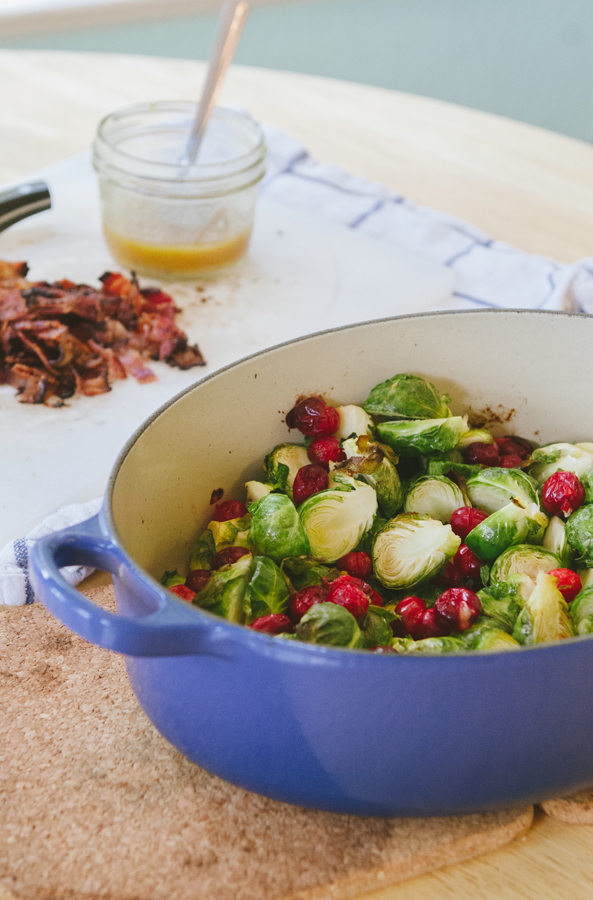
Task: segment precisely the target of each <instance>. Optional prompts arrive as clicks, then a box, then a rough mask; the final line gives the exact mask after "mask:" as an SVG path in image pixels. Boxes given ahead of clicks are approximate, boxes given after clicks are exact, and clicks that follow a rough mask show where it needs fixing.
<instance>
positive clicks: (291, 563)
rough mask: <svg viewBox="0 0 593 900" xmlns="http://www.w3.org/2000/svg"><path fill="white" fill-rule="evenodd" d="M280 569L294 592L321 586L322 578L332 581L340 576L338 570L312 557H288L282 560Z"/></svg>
mask: <svg viewBox="0 0 593 900" xmlns="http://www.w3.org/2000/svg"><path fill="white" fill-rule="evenodd" d="M280 568H281V569H282V571H283V573H284V574H285V575H286V577H287V578H288V580H289V582H290V584H291V586H292V588H293V590H295V591H302V590H303V588H306V587H310V586H311V585H314V584H321V582H322V581H323V579H324V578H325V580H326V581H333V580H334V578H337V577H338V575H339V574H340V573H339V571H338V569H332V568H331V567H330V566H325V565H323V563H322V562H321V561H320V560H319V559H316V558H315V557H314V556H296V557H288V558H287V559H283V560H282V565H281V566H280Z"/></svg>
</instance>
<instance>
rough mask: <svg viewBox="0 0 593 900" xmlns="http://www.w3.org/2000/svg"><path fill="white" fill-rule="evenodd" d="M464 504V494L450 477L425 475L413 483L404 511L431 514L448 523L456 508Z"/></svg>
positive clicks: (434, 517)
mask: <svg viewBox="0 0 593 900" xmlns="http://www.w3.org/2000/svg"><path fill="white" fill-rule="evenodd" d="M463 505H464V501H463V494H462V493H461V490H460V489H459V488H458V487H457V485H456V484H455V482H453V481H451V479H450V478H445V477H444V476H443V475H440V476H439V475H432V476H430V475H424V476H423V477H422V478H418V480H417V481H415V482H414V483H413V484H412V487H411V488H410V491H409V493H408V496H407V497H406V501H405V503H404V512H407V513H420V515H426V516H430V517H431V519H438V520H439V522H443V524H445V525H447V524H448V523H449V521H450V520H451V516H452V515H453V513H454V512H455V510H456V509H459V507H460V506H463Z"/></svg>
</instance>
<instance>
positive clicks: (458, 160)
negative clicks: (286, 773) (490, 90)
mask: <svg viewBox="0 0 593 900" xmlns="http://www.w3.org/2000/svg"><path fill="white" fill-rule="evenodd" d="M203 74H204V65H203V64H202V63H192V62H185V61H182V60H171V59H155V58H145V57H137V56H107V55H104V54H87V53H83V54H66V53H50V52H28V51H0V183H2V182H3V181H7V180H9V179H15V178H18V177H20V176H23V175H25V174H26V173H28V172H30V171H31V170H32V169H35V168H37V167H41V166H44V165H47V164H49V163H52V162H55V161H57V160H59V159H62V158H63V157H65V156H68V155H70V154H73V153H77V152H79V151H81V150H85V149H86V148H88V146H89V144H90V142H91V140H92V137H93V134H94V131H95V129H96V126H97V122H98V120H99V119H100V118H101V117H102V116H103V115H105V114H106V113H108V112H110V111H112V110H114V109H116V108H118V107H121V106H123V105H125V104H127V103H132V102H137V101H141V100H156V99H194V98H196V97H197V96H198V95H199V91H200V88H201V84H202V80H203ZM221 102H222V103H235V104H241V105H243V106H245V107H247V108H248V109H250V110H251V112H252V113H253V114H254V115H255V116H256V117H258V118H259V119H261V120H262V121H265V122H271V123H273V124H275V125H277V126H279V127H280V128H283V129H285V130H286V131H288V132H290V133H291V134H292V135H294V137H296V138H298V139H299V140H301V141H302V142H303V143H304V144H305V145H306V146H307V147H308V148H309V150H310V151H311V152H312V153H313V154H314V155H315V156H316V157H317V158H318V159H320V160H323V161H324V162H328V163H334V164H337V165H341V166H344V167H345V168H347V169H348V170H350V171H351V172H353V173H355V174H357V175H361V176H363V177H365V178H369V179H372V180H374V181H378V182H381V183H382V184H385V185H388V186H389V187H391V188H393V189H395V190H397V191H400V192H401V193H403V194H405V195H406V196H408V197H410V198H411V199H413V200H415V201H416V202H418V203H421V204H425V205H427V206H433V207H437V208H439V209H442V210H446V211H447V212H449V213H453V214H454V215H458V216H461V217H463V218H466V219H469V220H470V221H472V222H473V223H474V224H476V225H478V226H480V227H481V228H483V229H484V230H485V231H487V232H488V233H489V234H491V235H492V236H493V237H495V238H498V239H500V240H504V241H507V242H508V243H511V244H514V245H516V246H519V247H522V248H523V249H525V250H528V251H531V252H533V253H540V254H543V255H547V256H552V257H555V258H557V259H561V260H565V261H573V260H575V259H578V258H581V257H584V256H593V147H591V146H589V145H587V144H583V143H580V142H579V141H576V140H573V139H571V138H566V137H562V136H560V135H556V134H552V133H550V132H546V131H543V130H541V129H538V128H534V127H532V126H530V125H524V124H521V123H517V122H511V121H509V120H507V119H502V118H499V117H496V116H492V115H489V114H486V113H481V112H476V111H472V110H468V109H464V108H461V107H457V106H453V105H450V104H447V103H442V102H440V101H436V100H429V99H427V98H423V97H413V96H410V95H408V94H401V93H398V92H396V91H386V90H382V89H379V88H371V87H366V86H362V85H355V84H348V83H346V82H339V81H332V80H329V79H323V78H314V77H311V76H305V75H293V74H290V73H285V72H270V71H265V70H259V69H250V68H241V67H236V68H234V69H232V70H231V72H230V74H229V76H228V79H227V82H226V84H225V87H224V91H223V96H222V98H221ZM592 896H593V826H570V825H564V824H562V823H560V822H556V821H554V820H552V819H548V818H546V817H543V816H536V821H535V824H534V827H533V829H532V830H531V832H530V833H529V835H528V836H527V838H524V839H522V840H520V841H517V842H516V843H515V844H512V845H510V846H509V847H507V848H505V849H503V850H500V851H497V852H496V853H491V854H489V855H487V856H484V857H481V858H479V859H476V860H472V861H470V862H468V863H463V864H459V865H456V866H452V867H449V868H447V869H443V870H441V871H439V872H435V873H433V874H431V875H427V876H423V877H420V878H416V879H413V880H412V881H409V882H406V883H405V884H402V885H398V886H395V887H391V888H386V889H384V890H382V891H378V892H375V893H374V894H372V895H368V898H369V900H371V897H372V898H373V900H435V898H448V897H451V898H452V897H455V898H458V900H464V898H468V900H469V898H471V900H531V898H537V900H591V897H592ZM1 897H2V894H1V892H0V898H1Z"/></svg>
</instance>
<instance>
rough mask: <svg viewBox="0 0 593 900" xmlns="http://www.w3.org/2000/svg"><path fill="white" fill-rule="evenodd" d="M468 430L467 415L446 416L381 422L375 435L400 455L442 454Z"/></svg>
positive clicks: (455, 443)
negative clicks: (446, 417)
mask: <svg viewBox="0 0 593 900" xmlns="http://www.w3.org/2000/svg"><path fill="white" fill-rule="evenodd" d="M466 431H467V416H463V417H462V416H451V417H450V418H448V419H412V420H411V421H405V422H381V423H380V424H379V425H377V434H378V435H379V438H380V440H381V441H383V443H385V444H387V446H388V447H391V448H392V450H395V452H396V453H400V454H401V455H402V456H418V454H424V455H427V454H430V453H444V452H446V451H447V450H453V448H454V447H456V446H457V445H458V443H459V441H460V439H461V435H462V434H465V432H466Z"/></svg>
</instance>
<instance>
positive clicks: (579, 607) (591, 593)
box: [570, 587, 593, 634]
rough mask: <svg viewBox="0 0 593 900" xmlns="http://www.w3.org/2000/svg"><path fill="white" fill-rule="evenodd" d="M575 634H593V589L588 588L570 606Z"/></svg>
mask: <svg viewBox="0 0 593 900" xmlns="http://www.w3.org/2000/svg"><path fill="white" fill-rule="evenodd" d="M570 615H571V617H572V623H573V625H574V630H575V634H593V587H586V588H584V589H583V590H582V591H581V592H580V593H578V594H577V595H576V597H575V598H574V600H573V601H572V603H571V604H570Z"/></svg>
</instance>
